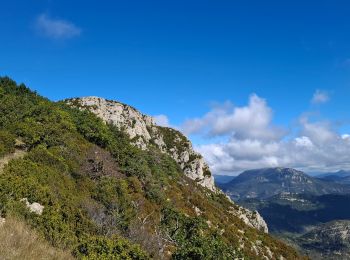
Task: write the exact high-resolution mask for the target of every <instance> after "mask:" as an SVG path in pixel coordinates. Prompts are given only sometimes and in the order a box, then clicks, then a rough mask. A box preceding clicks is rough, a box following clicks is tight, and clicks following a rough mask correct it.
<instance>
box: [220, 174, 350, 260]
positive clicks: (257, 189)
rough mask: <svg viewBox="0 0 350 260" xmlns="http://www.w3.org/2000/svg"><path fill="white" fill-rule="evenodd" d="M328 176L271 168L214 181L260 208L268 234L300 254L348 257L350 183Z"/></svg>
mask: <svg viewBox="0 0 350 260" xmlns="http://www.w3.org/2000/svg"><path fill="white" fill-rule="evenodd" d="M324 176H325V177H326V176H327V179H324ZM328 176H330V175H323V176H321V177H318V178H316V177H310V176H308V175H306V174H305V173H303V172H300V171H297V170H294V169H287V168H271V169H270V168H269V169H261V170H253V171H247V172H244V173H242V174H241V175H239V176H238V177H236V178H234V179H233V180H231V181H230V182H226V183H219V184H218V185H219V186H220V187H221V188H222V189H223V190H224V191H225V192H226V193H227V194H228V195H230V196H231V198H233V199H236V201H237V203H238V204H239V205H241V206H243V207H246V208H248V209H250V210H256V211H258V212H259V213H260V214H261V215H262V217H263V218H264V220H265V221H266V223H267V225H268V228H269V232H270V233H271V234H273V235H274V236H275V237H277V238H279V239H281V240H283V241H285V242H286V243H288V244H289V245H291V246H293V247H294V248H296V249H297V250H298V251H299V252H300V253H302V254H304V255H308V256H309V257H310V258H311V259H349V257H350V243H349V239H350V233H349V229H350V207H349V206H348V205H350V194H349V191H348V189H349V186H348V184H347V183H341V182H339V179H340V178H336V180H337V181H332V180H330V179H329V177H328ZM332 176H333V175H332Z"/></svg>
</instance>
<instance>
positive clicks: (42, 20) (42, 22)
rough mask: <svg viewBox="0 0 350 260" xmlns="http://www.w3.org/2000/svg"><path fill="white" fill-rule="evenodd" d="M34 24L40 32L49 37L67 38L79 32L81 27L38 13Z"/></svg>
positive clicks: (77, 34)
mask: <svg viewBox="0 0 350 260" xmlns="http://www.w3.org/2000/svg"><path fill="white" fill-rule="evenodd" d="M35 25H36V29H37V30H38V32H39V33H40V34H42V35H43V36H45V37H48V38H51V39H69V38H73V37H76V36H79V35H80V34H81V29H80V28H79V27H77V26H76V25H74V24H73V23H71V22H69V21H66V20H61V19H53V18H51V17H49V16H48V15H47V14H41V15H39V16H38V17H37V19H36V24H35Z"/></svg>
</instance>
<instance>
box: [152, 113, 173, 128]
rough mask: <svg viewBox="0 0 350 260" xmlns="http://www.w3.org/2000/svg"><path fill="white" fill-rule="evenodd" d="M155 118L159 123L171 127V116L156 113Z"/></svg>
mask: <svg viewBox="0 0 350 260" xmlns="http://www.w3.org/2000/svg"><path fill="white" fill-rule="evenodd" d="M153 118H154V120H155V122H156V124H157V125H159V126H165V127H170V123H169V118H168V117H167V116H166V115H156V116H153Z"/></svg>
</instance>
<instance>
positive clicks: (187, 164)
mask: <svg viewBox="0 0 350 260" xmlns="http://www.w3.org/2000/svg"><path fill="white" fill-rule="evenodd" d="M66 102H67V103H68V104H70V105H72V106H76V107H78V108H80V109H88V110H90V111H91V112H92V113H94V114H95V115H97V116H98V117H100V118H101V119H102V120H103V121H105V122H106V123H111V124H114V125H115V126H117V127H118V128H119V129H121V130H123V131H125V132H126V133H127V134H128V135H129V137H130V139H131V141H132V143H133V144H134V145H136V146H137V147H139V148H141V149H144V150H145V149H147V148H148V146H149V145H151V144H152V145H155V146H157V147H158V148H159V149H160V150H161V151H162V152H164V153H167V154H169V155H170V156H171V157H172V158H173V159H174V160H175V161H176V162H177V163H178V164H179V165H180V167H181V169H182V170H183V171H184V173H185V174H186V175H187V176H188V177H189V178H191V179H192V180H195V181H196V182H198V183H199V184H200V185H202V186H204V187H206V188H208V189H210V190H211V191H215V190H216V187H215V185H214V178H213V177H212V175H211V173H210V170H209V167H208V165H207V163H206V162H205V160H204V158H203V157H202V156H201V155H200V154H199V153H197V152H196V151H195V150H194V149H193V147H192V144H191V142H190V141H189V140H188V139H187V138H186V137H185V136H184V135H183V134H181V133H180V132H179V131H177V130H175V129H172V128H168V127H161V126H158V125H157V124H156V123H155V121H154V119H153V118H152V117H151V116H147V115H144V114H142V113H140V112H139V111H137V110H136V109H135V108H133V107H131V106H128V105H125V104H122V103H120V102H116V101H111V100H106V99H104V98H99V97H84V98H74V99H69V100H66Z"/></svg>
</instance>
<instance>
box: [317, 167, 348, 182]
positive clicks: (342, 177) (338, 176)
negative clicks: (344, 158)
mask: <svg viewBox="0 0 350 260" xmlns="http://www.w3.org/2000/svg"><path fill="white" fill-rule="evenodd" d="M316 177H317V178H319V179H322V180H326V181H331V182H337V183H342V184H350V171H344V170H341V171H337V172H331V173H324V174H320V175H317V176H316Z"/></svg>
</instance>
